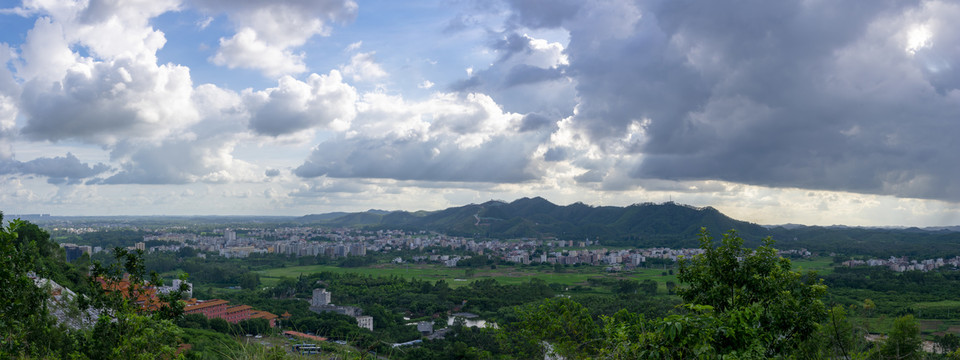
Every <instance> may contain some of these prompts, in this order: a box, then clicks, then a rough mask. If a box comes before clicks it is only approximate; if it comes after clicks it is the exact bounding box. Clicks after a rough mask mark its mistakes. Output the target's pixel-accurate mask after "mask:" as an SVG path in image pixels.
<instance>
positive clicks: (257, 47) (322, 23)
mask: <svg viewBox="0 0 960 360" xmlns="http://www.w3.org/2000/svg"><path fill="white" fill-rule="evenodd" d="M193 4H194V5H195V6H197V7H199V8H200V9H202V10H203V11H207V12H210V13H226V14H227V16H228V17H229V18H230V20H231V21H232V22H233V24H234V27H235V28H236V33H235V34H234V35H233V36H232V37H229V38H221V39H220V47H219V48H218V50H217V53H216V54H215V55H214V56H213V57H211V58H210V60H211V61H212V62H213V63H215V64H217V65H223V66H227V67H229V68H248V69H256V70H260V71H262V72H263V73H264V74H266V75H267V76H271V77H275V76H279V75H289V74H299V73H302V72H305V71H306V70H307V67H306V64H305V63H304V56H305V55H304V54H303V53H302V52H296V51H295V50H294V49H296V48H297V47H300V46H302V45H303V44H305V43H306V42H307V40H309V39H310V38H312V37H314V36H317V35H319V36H328V35H329V34H330V31H331V30H330V24H331V23H344V22H348V21H352V20H353V19H354V18H355V17H356V15H357V4H356V3H355V2H353V1H352V0H323V1H295V0H293V1H244V2H236V1H227V0H196V1H194V2H193Z"/></svg>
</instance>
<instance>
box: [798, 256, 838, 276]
mask: <svg viewBox="0 0 960 360" xmlns="http://www.w3.org/2000/svg"><path fill="white" fill-rule="evenodd" d="M790 262H791V263H792V264H793V270H794V271H816V272H817V274H819V275H827V274H830V273H832V272H833V258H830V257H816V258H807V259H791V260H790Z"/></svg>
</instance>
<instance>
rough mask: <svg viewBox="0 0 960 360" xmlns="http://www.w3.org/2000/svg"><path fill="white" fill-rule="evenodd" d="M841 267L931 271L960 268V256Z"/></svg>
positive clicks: (853, 262)
mask: <svg viewBox="0 0 960 360" xmlns="http://www.w3.org/2000/svg"><path fill="white" fill-rule="evenodd" d="M841 265H843V266H846V267H855V266H883V267H886V268H888V269H890V270H893V271H896V272H904V271H931V270H935V269H938V268H941V267H944V266H953V267H960V256H957V257H954V258H952V259H947V260H944V259H943V258H937V259H927V260H920V261H917V260H909V259H907V257H905V256H902V257H896V256H891V257H890V258H889V259H869V260H847V261H844V262H842V263H841Z"/></svg>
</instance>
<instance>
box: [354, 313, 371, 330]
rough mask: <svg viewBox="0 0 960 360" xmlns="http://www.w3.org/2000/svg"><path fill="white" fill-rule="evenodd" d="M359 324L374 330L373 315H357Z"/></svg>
mask: <svg viewBox="0 0 960 360" xmlns="http://www.w3.org/2000/svg"><path fill="white" fill-rule="evenodd" d="M357 326H359V327H362V328H364V329H367V330H370V331H373V316H369V315H364V316H357Z"/></svg>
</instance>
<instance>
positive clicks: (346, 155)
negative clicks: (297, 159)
mask: <svg viewBox="0 0 960 360" xmlns="http://www.w3.org/2000/svg"><path fill="white" fill-rule="evenodd" d="M532 146H535V145H534V144H525V143H523V142H521V141H512V140H511V139H510V138H508V137H503V136H498V137H495V138H493V139H491V140H490V141H487V142H485V143H483V144H481V145H480V146H477V147H472V148H460V147H458V146H457V145H456V144H453V143H446V142H442V141H439V140H436V139H433V140H426V141H421V140H419V139H407V138H390V139H380V138H364V137H354V138H350V139H345V138H338V139H335V140H329V141H325V142H323V143H321V144H320V145H319V146H317V148H316V149H314V151H313V153H312V154H311V155H310V157H309V158H308V159H307V160H306V162H304V164H303V165H300V166H299V167H298V168H296V169H295V170H294V174H296V175H297V176H300V177H305V178H312V177H319V176H324V175H325V176H327V177H332V178H389V179H397V180H430V181H467V182H498V183H518V182H524V181H528V180H533V179H536V178H538V177H539V176H540V174H539V173H538V171H537V170H535V169H533V168H532V166H531V161H530V158H529V156H530V155H527V154H530V153H531V152H532V148H531V147H532Z"/></svg>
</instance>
